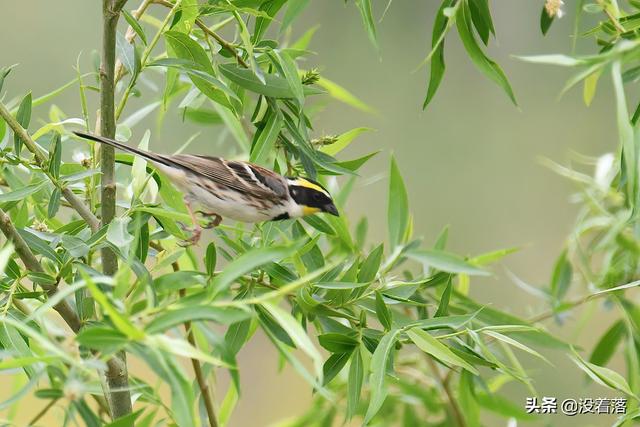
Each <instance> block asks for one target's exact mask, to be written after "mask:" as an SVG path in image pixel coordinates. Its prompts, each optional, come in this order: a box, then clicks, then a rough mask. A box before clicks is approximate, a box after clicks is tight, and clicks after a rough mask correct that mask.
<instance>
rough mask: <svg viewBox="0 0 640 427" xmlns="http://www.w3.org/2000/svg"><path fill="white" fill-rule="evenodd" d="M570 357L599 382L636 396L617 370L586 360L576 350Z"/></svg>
mask: <svg viewBox="0 0 640 427" xmlns="http://www.w3.org/2000/svg"><path fill="white" fill-rule="evenodd" d="M569 358H570V359H571V360H572V361H573V362H574V363H575V364H576V365H578V367H579V368H580V369H582V370H583V371H584V372H586V374H587V375H589V377H590V378H591V379H592V380H594V381H595V382H597V383H598V384H600V385H602V386H605V387H608V388H611V389H614V390H618V391H620V392H622V393H624V394H626V395H627V396H633V397H635V395H634V394H633V392H632V391H631V388H630V387H629V384H628V383H627V381H626V380H625V379H624V377H622V375H620V374H619V373H617V372H616V371H613V370H611V369H608V368H603V367H602V366H598V365H594V364H593V363H589V362H587V361H585V360H584V359H583V358H582V357H580V355H579V354H578V353H576V352H575V350H574V352H573V354H572V355H569Z"/></svg>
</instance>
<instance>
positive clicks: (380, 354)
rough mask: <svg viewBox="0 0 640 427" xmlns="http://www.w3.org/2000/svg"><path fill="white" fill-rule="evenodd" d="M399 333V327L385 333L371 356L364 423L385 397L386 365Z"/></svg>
mask: <svg viewBox="0 0 640 427" xmlns="http://www.w3.org/2000/svg"><path fill="white" fill-rule="evenodd" d="M399 334H400V329H392V330H391V331H389V332H388V333H387V334H385V335H384V336H383V337H382V339H381V340H380V343H379V344H378V346H377V347H376V350H375V352H374V353H373V357H372V358H371V366H370V368H369V369H370V371H371V375H370V376H369V387H370V388H371V397H370V399H369V406H368V407H367V412H366V414H365V417H364V424H368V423H369V421H371V419H372V418H373V417H374V416H375V415H376V414H377V413H378V411H379V410H380V408H381V407H382V404H383V403H384V401H385V399H386V398H387V394H388V390H387V386H386V384H385V378H386V376H387V365H388V363H389V358H390V357H391V351H392V350H393V349H394V348H395V345H396V340H397V339H398V335H399Z"/></svg>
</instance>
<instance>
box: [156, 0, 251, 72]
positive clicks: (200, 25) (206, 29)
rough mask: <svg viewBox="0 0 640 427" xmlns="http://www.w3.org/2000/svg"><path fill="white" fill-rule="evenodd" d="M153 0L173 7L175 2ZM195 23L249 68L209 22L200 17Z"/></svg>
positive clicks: (239, 62)
mask: <svg viewBox="0 0 640 427" xmlns="http://www.w3.org/2000/svg"><path fill="white" fill-rule="evenodd" d="M153 2H154V3H156V4H159V5H162V6H165V7H173V4H171V3H170V2H168V1H166V0H153ZM195 23H196V25H197V26H198V27H200V29H201V30H202V31H204V32H205V34H208V35H209V36H211V37H212V38H213V39H214V40H215V41H217V42H218V44H219V45H220V46H222V48H223V49H225V50H226V51H227V52H229V53H231V54H232V55H233V56H234V57H235V58H236V61H238V64H240V65H242V66H243V67H244V68H249V65H248V64H247V63H246V61H245V60H244V59H242V56H240V54H239V53H238V51H237V50H236V48H235V47H233V45H232V44H231V43H229V42H228V41H226V40H225V39H224V38H222V37H221V36H220V35H219V34H218V33H216V32H215V31H212V30H211V29H210V28H209V27H207V24H205V23H204V22H202V20H201V19H199V18H198V19H196V21H195Z"/></svg>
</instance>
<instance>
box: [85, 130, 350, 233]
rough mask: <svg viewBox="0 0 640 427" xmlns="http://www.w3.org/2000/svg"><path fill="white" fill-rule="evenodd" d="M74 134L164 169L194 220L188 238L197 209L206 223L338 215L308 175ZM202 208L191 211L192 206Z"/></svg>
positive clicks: (199, 229)
mask: <svg viewBox="0 0 640 427" xmlns="http://www.w3.org/2000/svg"><path fill="white" fill-rule="evenodd" d="M74 134H76V135H77V136H79V137H81V138H85V139H89V140H92V141H97V142H100V143H102V144H107V145H110V146H112V147H116V148H119V149H120V150H124V151H128V152H130V153H133V154H136V155H138V156H141V157H143V158H145V159H147V160H149V161H150V162H151V163H152V164H153V165H154V166H155V167H156V168H157V169H158V170H160V171H161V172H163V173H164V174H165V175H166V176H167V177H168V178H169V179H170V180H171V182H172V183H173V184H174V185H175V186H176V187H178V188H179V189H180V190H182V191H183V192H184V200H185V205H186V206H187V210H188V211H189V214H190V215H191V219H192V220H193V223H194V228H193V230H192V231H193V235H192V236H191V238H189V239H188V242H189V243H191V244H195V243H197V242H198V240H199V239H200V234H201V233H202V227H201V226H200V224H199V222H198V220H197V218H196V215H195V214H196V212H197V213H200V214H202V215H203V216H205V217H213V218H214V219H213V220H212V221H210V222H209V224H208V227H207V228H211V227H216V226H218V225H219V224H220V222H221V221H222V217H225V218H229V219H232V220H236V221H242V222H250V223H252V222H261V221H277V220H284V219H289V218H300V217H302V216H305V215H311V214H315V213H318V212H326V213H329V214H331V215H335V216H339V214H338V209H337V208H336V205H335V204H334V202H333V199H332V198H331V195H330V194H329V192H328V191H327V190H326V189H325V188H324V187H323V186H322V185H320V184H319V183H317V182H316V181H313V180H311V179H309V178H303V177H295V178H294V177H285V176H282V175H280V174H278V173H276V172H273V171H271V170H269V169H265V168H263V167H260V166H257V165H254V164H252V163H248V162H242V161H236V160H224V159H222V158H220V157H211V156H200V155H192V154H176V155H167V154H156V153H151V152H149V151H145V150H141V149H139V148H135V147H129V146H128V145H125V144H123V143H121V142H118V141H116V140H114V139H111V138H105V137H102V136H98V135H92V134H89V133H84V132H74ZM196 204H197V205H199V206H200V207H202V208H203V209H206V211H194V208H193V207H194V205H196Z"/></svg>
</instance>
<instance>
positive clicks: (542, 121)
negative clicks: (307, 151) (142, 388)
mask: <svg viewBox="0 0 640 427" xmlns="http://www.w3.org/2000/svg"><path fill="white" fill-rule="evenodd" d="M343 3H344V2H342V1H339V0H332V1H326V0H324V1H318V0H317V1H314V2H311V4H310V6H309V7H308V8H307V9H306V10H305V11H304V13H303V16H302V17H301V19H300V20H299V21H297V22H296V23H295V25H294V30H293V34H292V36H291V37H292V39H295V37H296V36H298V35H300V34H302V33H303V32H304V31H306V30H307V29H309V28H310V27H312V26H314V25H316V24H319V25H320V28H319V29H318V31H317V33H316V35H315V37H314V40H313V42H312V44H311V47H310V48H311V49H312V50H313V51H315V52H316V53H317V55H314V56H312V57H311V59H309V60H308V62H309V64H308V68H311V67H312V66H317V67H319V68H320V71H321V73H322V74H323V75H324V76H326V77H327V78H329V79H331V80H333V81H335V82H338V83H339V84H341V85H343V86H344V87H346V88H348V89H349V90H350V91H351V92H353V93H354V94H356V95H357V96H358V97H360V98H361V99H362V100H364V101H365V102H366V103H368V104H369V105H371V106H372V107H373V108H375V109H376V110H377V111H378V114H377V115H371V114H366V113H363V112H360V111H357V110H354V109H352V108H350V107H348V106H345V105H342V104H339V103H337V102H331V103H330V104H329V105H328V107H327V109H326V110H325V111H324V112H322V113H321V114H320V115H319V116H318V119H317V121H316V123H315V124H316V131H317V135H316V136H320V135H323V134H339V133H342V132H344V131H347V130H349V129H351V128H354V127H358V126H367V127H371V128H374V129H376V131H375V132H370V133H367V134H364V135H362V136H360V137H359V139H358V140H357V141H356V142H355V143H354V144H352V146H351V147H349V149H348V150H347V151H346V152H345V153H344V154H343V156H344V158H352V157H355V156H356V155H361V154H365V153H368V152H370V151H374V150H379V149H381V150H383V152H382V153H381V154H380V155H378V156H377V157H376V158H375V159H374V160H372V161H371V162H370V163H369V164H368V166H367V167H366V168H365V170H364V171H363V174H362V175H363V176H362V179H361V180H360V181H359V184H358V186H357V188H356V191H354V193H353V196H352V198H351V200H350V202H349V205H348V211H349V215H350V216H351V217H352V218H354V220H355V219H357V218H359V217H360V216H362V215H367V216H368V217H369V220H370V222H369V224H370V227H369V228H370V233H371V240H372V241H375V240H381V239H384V238H385V231H384V230H385V229H386V188H387V181H386V178H385V176H384V174H385V172H386V170H387V168H388V161H389V153H390V152H394V153H395V155H396V157H397V160H398V162H399V165H400V167H401V169H402V171H403V175H404V178H405V180H406V184H407V187H408V191H409V194H410V200H411V208H412V211H413V215H414V220H415V230H416V234H417V235H422V236H424V237H425V238H426V239H427V241H432V240H433V239H434V238H435V236H436V235H437V234H438V233H439V232H440V230H441V229H442V228H443V227H444V226H445V225H447V224H448V225H450V227H451V228H450V244H451V249H452V250H455V251H456V252H459V253H466V254H477V253H480V252H485V251H489V250H492V249H498V248H504V247H512V246H518V247H521V248H522V249H521V250H520V251H519V252H518V253H516V254H514V255H512V256H510V257H508V258H507V259H506V261H505V262H504V266H505V267H506V268H508V269H509V270H511V271H512V272H514V273H515V274H516V275H517V276H519V277H520V278H522V279H523V280H524V281H526V282H527V283H530V284H533V285H535V286H542V285H546V283H547V281H548V279H549V277H550V274H551V273H550V272H551V269H552V267H553V262H554V260H555V257H556V256H557V255H558V254H559V253H560V251H561V249H562V245H563V241H564V239H565V236H567V235H568V233H569V232H570V230H571V228H572V221H573V218H574V215H575V208H574V207H573V206H572V205H571V204H570V200H569V199H570V195H571V193H572V191H573V188H572V187H571V186H570V185H569V184H568V183H567V182H566V181H565V180H564V179H563V178H561V177H559V176H557V175H555V174H554V173H553V172H551V171H550V170H549V169H547V168H545V167H543V166H542V165H541V164H540V163H539V158H540V157H547V158H550V159H553V160H555V161H558V162H560V163H565V162H567V161H568V160H569V158H570V152H571V151H572V150H575V151H578V152H580V153H583V154H587V155H594V156H597V155H601V154H603V153H605V152H608V151H611V150H614V149H615V146H616V138H617V135H616V131H615V127H614V125H615V123H614V110H613V99H612V95H611V91H610V84H609V79H608V76H607V75H605V76H603V78H602V79H601V83H600V85H601V86H600V88H599V93H598V94H597V95H596V98H595V100H594V102H593V104H592V105H591V106H590V107H589V108H587V107H585V105H584V103H583V101H582V94H581V90H580V88H577V89H574V90H572V91H571V92H569V93H568V94H566V95H565V96H564V97H563V98H561V99H558V93H559V91H560V89H561V88H562V86H563V84H564V81H565V79H566V78H567V77H568V74H567V71H566V70H564V69H557V68H551V67H545V66H537V65H532V64H527V63H523V62H520V61H519V60H517V59H515V58H514V57H513V56H512V55H528V54H540V53H557V52H569V51H570V49H571V45H572V41H571V38H570V34H571V33H572V30H573V16H574V11H573V10H571V8H572V7H574V6H573V3H574V2H567V3H571V4H569V5H568V6H569V8H568V10H567V12H568V13H567V15H568V16H566V17H565V18H563V19H562V20H559V21H557V22H555V23H554V25H553V27H552V28H551V30H550V34H549V35H548V36H547V37H546V38H543V37H542V35H541V34H540V30H539V16H540V9H541V7H542V4H543V2H542V1H509V0H498V1H493V2H491V4H492V7H493V11H492V13H493V16H494V19H495V26H496V30H497V39H496V40H492V42H491V46H490V48H489V50H488V51H489V53H490V55H491V56H492V57H493V59H495V60H496V61H497V62H498V63H499V64H501V65H502V66H503V68H504V70H505V72H506V74H507V76H508V77H509V79H510V81H511V83H512V85H513V88H514V90H515V92H516V96H517V99H518V102H519V107H517V108H516V107H514V106H513V105H512V104H511V103H510V102H509V100H508V98H507V97H506V96H505V95H504V94H503V93H502V92H501V90H500V89H499V88H498V87H497V86H495V85H494V84H493V83H491V82H490V81H488V80H487V79H485V78H484V77H483V76H481V75H480V74H479V73H478V72H477V71H476V70H475V69H474V67H473V65H472V64H471V62H470V60H469V59H468V57H467V55H466V53H465V52H464V50H463V48H462V46H461V43H460V42H459V40H458V38H457V35H456V34H455V33H452V34H451V37H448V38H447V41H446V48H445V56H446V60H447V71H446V74H445V78H444V81H443V84H442V86H441V88H440V90H439V92H438V94H437V95H436V98H435V99H434V101H433V102H432V104H431V105H430V106H429V107H428V109H427V110H426V111H422V109H421V106H422V101H423V97H424V94H425V92H426V81H427V70H426V69H425V68H420V69H418V70H417V71H415V70H416V68H417V66H418V65H419V64H420V62H421V61H422V59H423V58H424V57H425V56H426V54H427V53H428V50H429V46H430V38H431V25H432V21H433V17H434V13H435V11H436V8H437V6H438V4H437V3H439V2H436V1H419V2H418V1H404V2H402V1H396V2H393V3H392V5H391V7H390V10H389V11H388V13H387V15H386V17H385V19H384V21H383V22H382V23H381V24H380V25H379V35H380V47H381V52H380V54H378V53H377V52H376V51H375V49H374V48H373V47H372V46H371V44H370V43H369V41H368V39H367V36H366V33H365V31H364V29H363V28H362V26H361V23H360V17H359V14H358V11H357V10H356V8H355V7H354V6H353V5H352V4H349V5H347V6H345V5H344V4H343ZM374 3H375V12H376V16H380V14H381V12H382V10H383V9H384V6H385V5H386V1H379V2H374ZM135 6H137V5H136V4H135V2H134V1H133V0H132V1H131V2H130V4H129V5H128V7H129V8H133V7H135ZM0 7H1V9H0V17H1V18H0V19H1V21H2V27H1V28H0V40H2V41H3V43H2V50H1V60H0V64H2V65H9V64H13V63H18V64H19V67H18V68H16V69H15V70H14V72H13V73H12V75H11V77H10V78H9V79H8V81H7V82H6V83H5V90H6V91H7V93H8V95H7V96H6V99H11V98H13V97H18V96H21V95H23V94H24V93H25V92H26V91H28V90H32V91H33V94H34V96H39V95H41V94H44V93H46V92H49V91H50V90H52V89H53V88H56V87H58V86H60V85H62V84H63V83H65V82H67V81H69V80H70V79H72V78H73V77H74V76H75V72H74V70H73V66H74V65H75V63H76V58H77V56H78V54H79V53H80V52H82V59H81V64H82V65H83V71H89V70H90V68H91V67H90V65H89V64H90V58H91V52H92V51H93V50H95V49H96V48H97V47H99V45H100V13H101V6H100V2H98V1H96V0H94V1H86V0H59V1H56V2H51V1H48V0H24V1H20V2H3V3H2V6H0ZM151 13H152V14H156V15H157V14H158V13H164V10H156V11H155V12H154V10H152V11H151ZM585 28H586V27H585ZM578 48H580V43H578ZM578 50H580V49H578ZM305 66H306V65H305ZM91 96H92V98H91V103H92V104H91V106H90V107H91V109H92V111H95V108H96V104H97V103H96V99H97V96H96V95H95V94H94V95H91ZM78 99H79V98H78V94H77V89H71V90H68V91H66V92H65V93H64V94H63V95H62V96H61V97H59V98H57V99H56V101H55V103H56V104H57V105H59V106H60V107H61V108H62V109H63V111H65V112H66V113H67V114H68V115H70V116H75V117H78V116H80V106H79V101H78ZM136 105H137V106H138V107H139V106H141V105H143V104H142V101H140V100H136V101H135V102H134V103H131V106H130V107H128V110H127V111H125V114H124V116H126V115H128V114H130V113H131V112H133V111H135V108H136V107H135V106H136ZM46 115H47V110H46V108H44V107H38V108H36V109H35V110H34V119H32V127H34V126H36V125H37V124H38V117H46ZM147 127H148V128H151V129H152V142H151V148H152V149H155V150H158V151H171V150H174V149H177V148H178V147H179V146H180V145H181V144H182V142H183V141H184V140H186V139H187V138H188V137H189V136H191V135H192V134H193V133H195V132H196V131H200V132H201V134H200V135H199V136H198V138H197V139H196V141H195V143H194V144H193V145H192V146H191V147H190V151H193V152H199V153H207V154H213V155H227V154H228V153H229V152H230V150H229V148H228V147H229V146H231V145H232V141H231V140H230V139H226V140H224V142H222V143H221V142H220V138H219V135H220V132H221V128H220V127H202V126H195V125H193V124H190V123H184V122H183V121H182V120H181V119H180V117H179V115H178V113H177V112H176V111H175V110H173V111H171V112H170V113H169V115H168V117H167V118H166V120H165V123H164V125H163V126H162V130H161V131H162V141H160V140H159V138H158V132H157V130H156V125H155V122H154V119H148V120H147V121H146V123H143V124H141V125H138V126H137V127H136V128H135V129H134V138H138V140H139V138H140V137H141V135H142V132H143V131H144V129H145V128H147ZM495 273H496V274H495V275H494V276H493V277H492V278H489V279H484V280H475V279H474V281H472V286H471V292H472V295H473V296H474V297H476V298H477V299H478V300H479V301H480V302H483V303H486V304H490V305H492V306H494V307H497V308H501V309H504V310H507V311H510V312H513V313H515V314H519V315H523V316H527V315H531V314H534V313H539V312H541V311H543V310H545V309H546V307H545V305H544V302H542V301H540V300H537V299H535V298H534V297H533V296H531V295H529V294H527V293H525V292H523V291H522V290H521V289H519V288H517V287H516V286H514V285H513V283H512V281H511V280H510V279H509V278H508V276H507V275H506V274H505V270H504V269H502V268H500V267H498V268H496V269H495ZM584 290H585V288H584V286H579V287H577V289H576V288H574V292H576V293H580V292H584ZM587 314H589V315H591V316H593V317H592V319H591V322H590V323H589V326H588V327H585V326H584V325H585V323H584V322H582V320H583V319H584V316H585V315H587ZM608 319H609V315H608V313H607V310H606V307H604V306H596V307H594V308H593V309H592V310H590V313H585V311H578V312H575V313H573V314H572V316H570V317H569V318H568V319H566V322H565V324H564V326H563V327H562V328H558V327H556V326H554V325H553V324H552V321H549V326H550V327H551V329H552V330H553V331H554V332H556V333H558V335H560V336H562V337H564V338H567V339H569V340H571V341H574V342H578V343H579V344H580V345H582V346H583V347H584V348H585V349H591V348H592V346H593V344H594V341H595V340H596V339H597V337H598V336H599V334H601V331H603V330H604V329H605V328H607V327H608V326H609V323H610V322H609V320H608ZM545 354H546V355H548V356H549V358H550V359H551V360H552V361H553V363H554V365H555V366H554V367H550V366H545V365H541V364H540V363H539V361H532V360H529V359H525V360H526V361H527V362H530V363H528V364H527V366H528V367H534V368H535V369H534V370H532V375H533V377H534V379H535V385H536V387H537V389H538V390H539V392H540V393H542V394H544V395H547V396H557V397H559V398H563V397H575V398H579V397H599V396H603V395H607V392H606V391H605V390H604V389H602V388H599V387H596V386H590V387H585V384H586V381H585V378H584V375H582V374H581V373H580V372H579V371H578V369H577V368H576V367H575V366H574V365H573V364H571V362H570V361H569V360H568V359H567V358H566V356H564V355H563V354H560V353H557V354H556V353H553V352H545ZM239 362H240V371H241V373H242V381H243V390H242V393H243V394H242V398H241V401H240V403H239V406H238V408H237V410H236V412H235V414H234V416H233V418H232V422H231V424H232V425H233V426H263V425H268V424H270V423H272V422H275V421H276V420H279V419H283V418H286V417H288V416H292V415H295V414H297V413H300V412H301V411H302V409H303V408H304V407H305V406H306V405H307V404H308V403H309V402H310V400H311V398H312V395H311V392H310V389H309V388H308V387H307V385H306V384H305V383H304V382H303V380H302V379H301V378H299V377H298V376H297V375H296V374H295V373H294V372H292V371H291V370H289V369H286V368H285V369H284V371H283V372H281V373H278V360H277V354H276V352H275V350H273V349H272V348H271V345H270V344H269V343H268V342H267V340H266V339H265V338H264V337H262V336H256V337H255V338H254V340H253V341H252V343H250V344H249V345H247V346H246V347H245V348H244V349H243V350H242V352H241V353H240V360H239ZM614 366H618V367H620V365H619V364H618V365H616V364H614ZM132 369H135V361H133V368H132ZM224 382H225V381H224V378H223V379H222V385H221V387H220V391H219V393H218V396H217V397H218V399H221V396H222V395H223V392H224ZM507 387H508V388H507V390H508V392H509V395H510V396H511V397H513V398H514V399H516V402H518V404H522V405H524V397H525V396H526V395H527V393H526V391H525V390H524V388H523V387H521V386H511V385H509V386H507ZM12 388H13V382H12V379H11V378H9V377H5V378H0V400H4V399H5V398H6V397H7V396H8V395H9V393H10V391H11V389H12ZM32 405H33V406H32ZM41 406H43V402H42V401H37V402H35V403H33V404H31V402H29V404H28V405H25V404H22V405H21V406H20V407H18V408H14V410H15V411H17V413H18V414H19V415H18V418H17V419H18V420H26V419H28V418H30V415H32V414H33V411H34V410H36V408H37V409H39V408H40V407H41ZM4 414H6V411H5V413H4ZM54 414H55V413H54ZM58 415H59V414H58ZM2 416H3V413H2V412H0V418H1V417H2ZM49 422H50V423H51V424H50V425H55V422H54V421H51V420H50V421H49ZM489 423H490V424H489V425H494V424H492V423H491V422H489ZM545 423H548V425H581V426H584V425H594V426H600V425H608V424H610V419H608V418H607V417H604V416H599V417H594V416H591V417H587V416H581V417H573V418H570V417H564V416H562V415H556V416H554V417H550V418H548V419H547V420H546V421H545Z"/></svg>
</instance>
